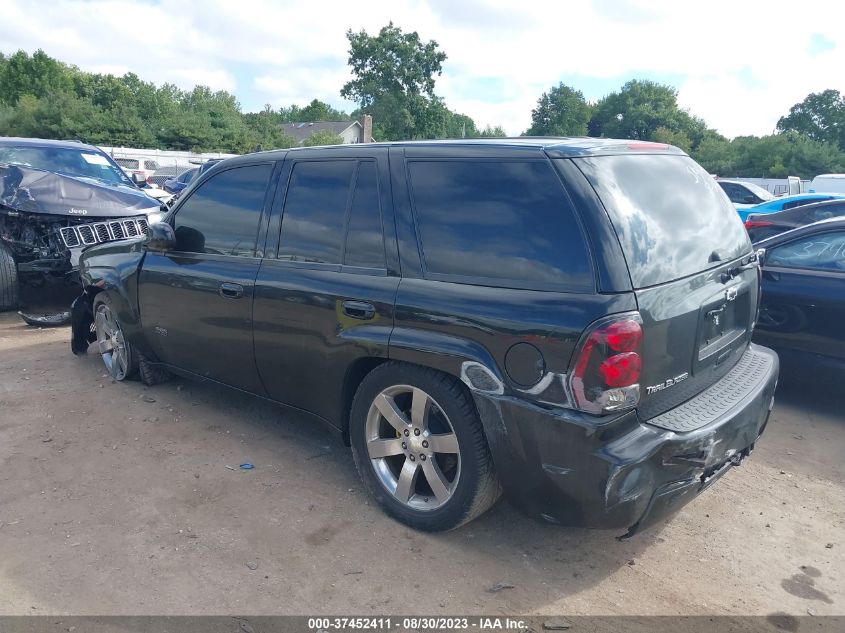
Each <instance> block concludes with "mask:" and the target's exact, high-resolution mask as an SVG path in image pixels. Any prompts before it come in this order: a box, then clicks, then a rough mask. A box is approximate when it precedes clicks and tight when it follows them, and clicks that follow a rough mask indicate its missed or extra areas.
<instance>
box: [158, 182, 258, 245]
mask: <svg viewBox="0 0 845 633" xmlns="http://www.w3.org/2000/svg"><path fill="white" fill-rule="evenodd" d="M272 171H273V166H272V165H250V166H248V167H237V168H235V169H229V170H226V171H223V172H220V173H219V174H217V175H215V176H212V177H211V178H209V179H208V180H207V181H205V182H204V183H202V185H200V187H199V188H198V189H197V190H196V191H194V193H193V195H191V197H190V198H188V199H187V200H186V201H185V202H184V204H182V206H181V207H179V210H178V211H177V212H176V216H175V220H174V228H175V230H176V248H177V250H180V251H185V252H189V253H209V254H216V255H240V256H244V257H252V256H253V255H254V254H255V240H256V238H257V235H258V223H259V220H260V219H261V210H262V208H263V206H264V196H265V194H266V192H267V185H268V184H269V183H270V174H271V173H272Z"/></svg>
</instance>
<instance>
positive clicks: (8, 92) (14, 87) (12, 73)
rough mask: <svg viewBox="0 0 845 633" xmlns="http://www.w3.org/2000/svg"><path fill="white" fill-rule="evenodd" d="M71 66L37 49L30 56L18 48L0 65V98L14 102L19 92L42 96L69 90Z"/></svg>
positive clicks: (20, 93) (19, 95) (70, 87)
mask: <svg viewBox="0 0 845 633" xmlns="http://www.w3.org/2000/svg"><path fill="white" fill-rule="evenodd" d="M72 87H73V82H72V79H71V69H70V67H68V66H67V65H65V64H62V63H61V62H59V61H57V60H55V59H53V58H52V57H50V56H49V55H47V53H45V52H44V51H42V50H41V49H38V50H37V51H35V53H33V54H32V55H31V56H30V55H28V54H27V53H26V52H25V51H18V52H16V53H13V54H12V55H10V56H9V57H7V58H5V59H4V62H3V63H2V65H0V102H3V103H6V104H7V105H14V104H16V103H17V102H18V99H20V98H21V97H22V96H23V95H27V94H29V95H34V96H36V97H39V98H40V97H43V96H45V95H46V94H47V93H48V92H55V91H61V90H71V89H72Z"/></svg>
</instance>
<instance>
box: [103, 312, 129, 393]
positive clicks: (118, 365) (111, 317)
mask: <svg viewBox="0 0 845 633" xmlns="http://www.w3.org/2000/svg"><path fill="white" fill-rule="evenodd" d="M94 329H95V330H96V332H97V349H98V350H99V352H100V356H101V357H102V359H103V363H104V364H105V366H106V370H107V371H108V372H109V375H111V377H112V378H114V379H115V380H124V379H126V377H127V376H128V375H129V374H130V368H131V367H132V358H131V354H132V352H131V350H130V349H129V344H128V343H127V342H126V339H125V338H124V337H123V330H122V329H121V328H120V323H119V322H118V320H117V318H116V316H115V314H114V310H113V309H112V307H111V306H110V305H109V304H108V303H100V304H98V305H97V307H96V312H95V314H94Z"/></svg>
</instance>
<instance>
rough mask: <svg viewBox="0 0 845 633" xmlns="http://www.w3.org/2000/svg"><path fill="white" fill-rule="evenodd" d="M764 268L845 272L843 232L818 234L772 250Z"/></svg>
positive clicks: (844, 235)
mask: <svg viewBox="0 0 845 633" xmlns="http://www.w3.org/2000/svg"><path fill="white" fill-rule="evenodd" d="M766 266H779V267H782V268H810V269H817V270H836V271H840V272H845V232H842V231H838V232H830V233H820V234H817V235H811V236H809V237H803V238H801V239H798V240H795V241H794V242H790V243H788V244H784V245H783V246H778V247H776V248H773V249H772V250H771V251H770V252H769V254H768V255H767V256H766Z"/></svg>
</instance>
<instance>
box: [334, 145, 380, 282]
mask: <svg viewBox="0 0 845 633" xmlns="http://www.w3.org/2000/svg"><path fill="white" fill-rule="evenodd" d="M343 263H344V264H346V265H347V266H362V267H365V268H379V269H381V268H385V267H386V265H385V260H384V234H383V233H382V229H381V205H380V204H379V195H378V180H377V178H376V164H375V163H374V162H372V161H366V162H362V163H360V164H359V167H358V177H357V179H356V184H355V192H354V193H353V195H352V207H351V208H350V210H349V228H348V229H347V232H346V251H345V252H344V256H343Z"/></svg>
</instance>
